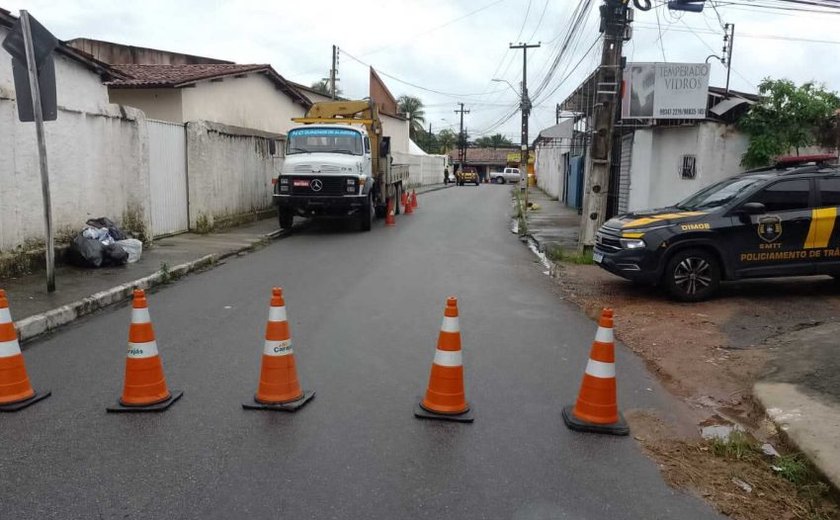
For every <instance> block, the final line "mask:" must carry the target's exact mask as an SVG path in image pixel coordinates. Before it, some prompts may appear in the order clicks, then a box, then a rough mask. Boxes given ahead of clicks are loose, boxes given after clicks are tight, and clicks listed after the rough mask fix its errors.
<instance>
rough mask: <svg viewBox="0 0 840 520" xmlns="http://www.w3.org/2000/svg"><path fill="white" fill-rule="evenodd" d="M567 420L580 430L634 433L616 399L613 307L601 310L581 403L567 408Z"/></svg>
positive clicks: (581, 389) (567, 424) (572, 427)
mask: <svg viewBox="0 0 840 520" xmlns="http://www.w3.org/2000/svg"><path fill="white" fill-rule="evenodd" d="M563 421H564V422H565V423H566V426H568V427H569V428H570V429H572V430H576V431H582V432H591V433H609V434H612V435H627V434H629V433H630V428H629V427H628V426H627V422H625V420H624V417H623V416H622V415H621V413H620V412H619V411H618V402H617V399H616V385H615V344H614V343H613V311H612V309H604V310H603V311H602V312H601V319H600V321H599V322H598V332H596V333H595V341H594V342H593V343H592V351H591V352H590V354H589V362H588V363H587V364H586V371H585V372H584V374H583V382H582V383H581V385H580V393H578V399H577V403H575V405H574V406H567V407H565V408H563Z"/></svg>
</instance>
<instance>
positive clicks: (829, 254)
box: [809, 176, 840, 274]
mask: <svg viewBox="0 0 840 520" xmlns="http://www.w3.org/2000/svg"><path fill="white" fill-rule="evenodd" d="M817 193H818V195H819V198H818V200H817V206H818V207H817V208H816V209H815V210H814V211H813V213H812V215H811V218H812V221H811V222H812V224H811V226H812V227H813V228H814V232H813V234H814V240H813V242H812V244H811V245H813V246H814V247H813V248H812V250H811V252H810V253H809V254H810V255H813V257H814V264H815V267H816V270H817V272H818V273H825V274H837V273H838V272H840V231H838V229H837V227H838V226H837V211H838V209H837V208H838V206H840V176H830V177H829V176H826V177H819V178H817Z"/></svg>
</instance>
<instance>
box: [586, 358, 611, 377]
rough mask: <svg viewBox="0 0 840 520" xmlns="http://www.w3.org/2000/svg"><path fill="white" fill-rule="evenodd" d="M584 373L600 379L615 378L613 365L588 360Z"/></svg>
mask: <svg viewBox="0 0 840 520" xmlns="http://www.w3.org/2000/svg"><path fill="white" fill-rule="evenodd" d="M586 373H587V374H589V375H590V376H593V377H600V378H602V379H607V378H610V377H615V363H604V362H603V361H595V360H594V359H590V360H589V362H588V363H587V364H586Z"/></svg>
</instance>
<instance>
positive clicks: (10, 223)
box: [0, 29, 151, 253]
mask: <svg viewBox="0 0 840 520" xmlns="http://www.w3.org/2000/svg"><path fill="white" fill-rule="evenodd" d="M5 36H6V33H5V29H0V40H2V39H3V38H4V37H5ZM55 60H56V64H55V65H56V80H57V87H58V103H59V107H60V108H59V112H58V119H57V120H56V121H52V122H47V123H46V141H47V153H48V158H49V168H50V187H51V192H52V209H53V225H54V227H55V229H56V230H57V234H58V235H59V237H60V238H61V237H67V236H69V235H70V234H73V233H75V232H78V231H79V230H80V229H81V228H82V227H83V226H84V225H85V221H86V220H87V219H89V218H91V217H101V216H107V217H110V218H111V219H113V220H115V221H116V222H117V223H118V224H121V225H123V226H124V227H130V228H134V230H135V231H145V230H147V229H149V226H150V223H151V220H150V215H149V210H148V208H149V186H148V151H147V134H146V122H145V118H144V116H143V113H142V112H139V111H137V110H134V109H131V108H123V109H121V108H120V107H117V106H115V105H109V104H108V93H107V90H106V88H105V87H104V86H103V85H102V84H101V82H100V80H99V77H98V75H97V74H95V73H93V72H91V71H89V70H88V69H86V68H84V67H83V66H81V65H80V64H78V63H77V62H75V61H72V60H70V59H68V58H65V57H63V56H60V55H56V58H55ZM0 158H2V159H0V253H8V252H10V251H14V250H17V251H23V250H27V249H33V248H36V247H38V245H39V243H40V244H41V245H42V244H43V241H44V239H45V234H44V224H43V204H42V197H41V182H40V176H39V170H38V153H37V145H36V140H35V127H34V126H33V124H32V123H20V122H18V120H17V105H16V101H15V92H14V83H13V80H12V75H11V63H10V60H9V59H8V56H6V57H5V58H3V59H0Z"/></svg>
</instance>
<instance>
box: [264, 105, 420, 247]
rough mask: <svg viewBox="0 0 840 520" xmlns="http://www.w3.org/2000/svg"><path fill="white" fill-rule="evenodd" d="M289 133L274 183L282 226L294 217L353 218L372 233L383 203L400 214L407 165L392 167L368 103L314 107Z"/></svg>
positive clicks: (387, 140)
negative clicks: (278, 172)
mask: <svg viewBox="0 0 840 520" xmlns="http://www.w3.org/2000/svg"><path fill="white" fill-rule="evenodd" d="M292 121H295V122H296V123H301V126H297V127H295V128H292V129H291V130H289V132H288V134H287V138H286V159H285V161H284V163H283V168H282V170H281V173H280V176H279V177H278V178H277V179H276V182H275V184H274V202H275V204H276V205H277V210H278V217H279V220H280V227H281V228H283V229H288V228H290V227H291V226H292V221H293V219H294V217H295V216H301V217H315V218H318V217H332V218H353V219H357V220H358V222H359V225H360V226H361V228H362V230H363V231H370V229H371V226H372V224H373V219H374V218H376V217H377V216H380V217H381V216H384V215H385V212H386V208H387V205H388V204H389V203H391V204H393V207H394V212H395V214H399V212H400V197H401V194H402V191H403V189H404V186H405V185H406V184H407V182H408V165H400V164H392V162H393V159H392V158H391V154H390V138H389V137H386V136H383V135H382V123H381V121H380V119H379V112H378V110H377V108H376V105H375V104H374V103H372V102H370V101H366V100H364V101H325V102H321V103H315V104H313V105H312V107H311V108H310V109H309V110H308V111H307V113H306V116H305V117H301V118H294V119H292Z"/></svg>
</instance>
